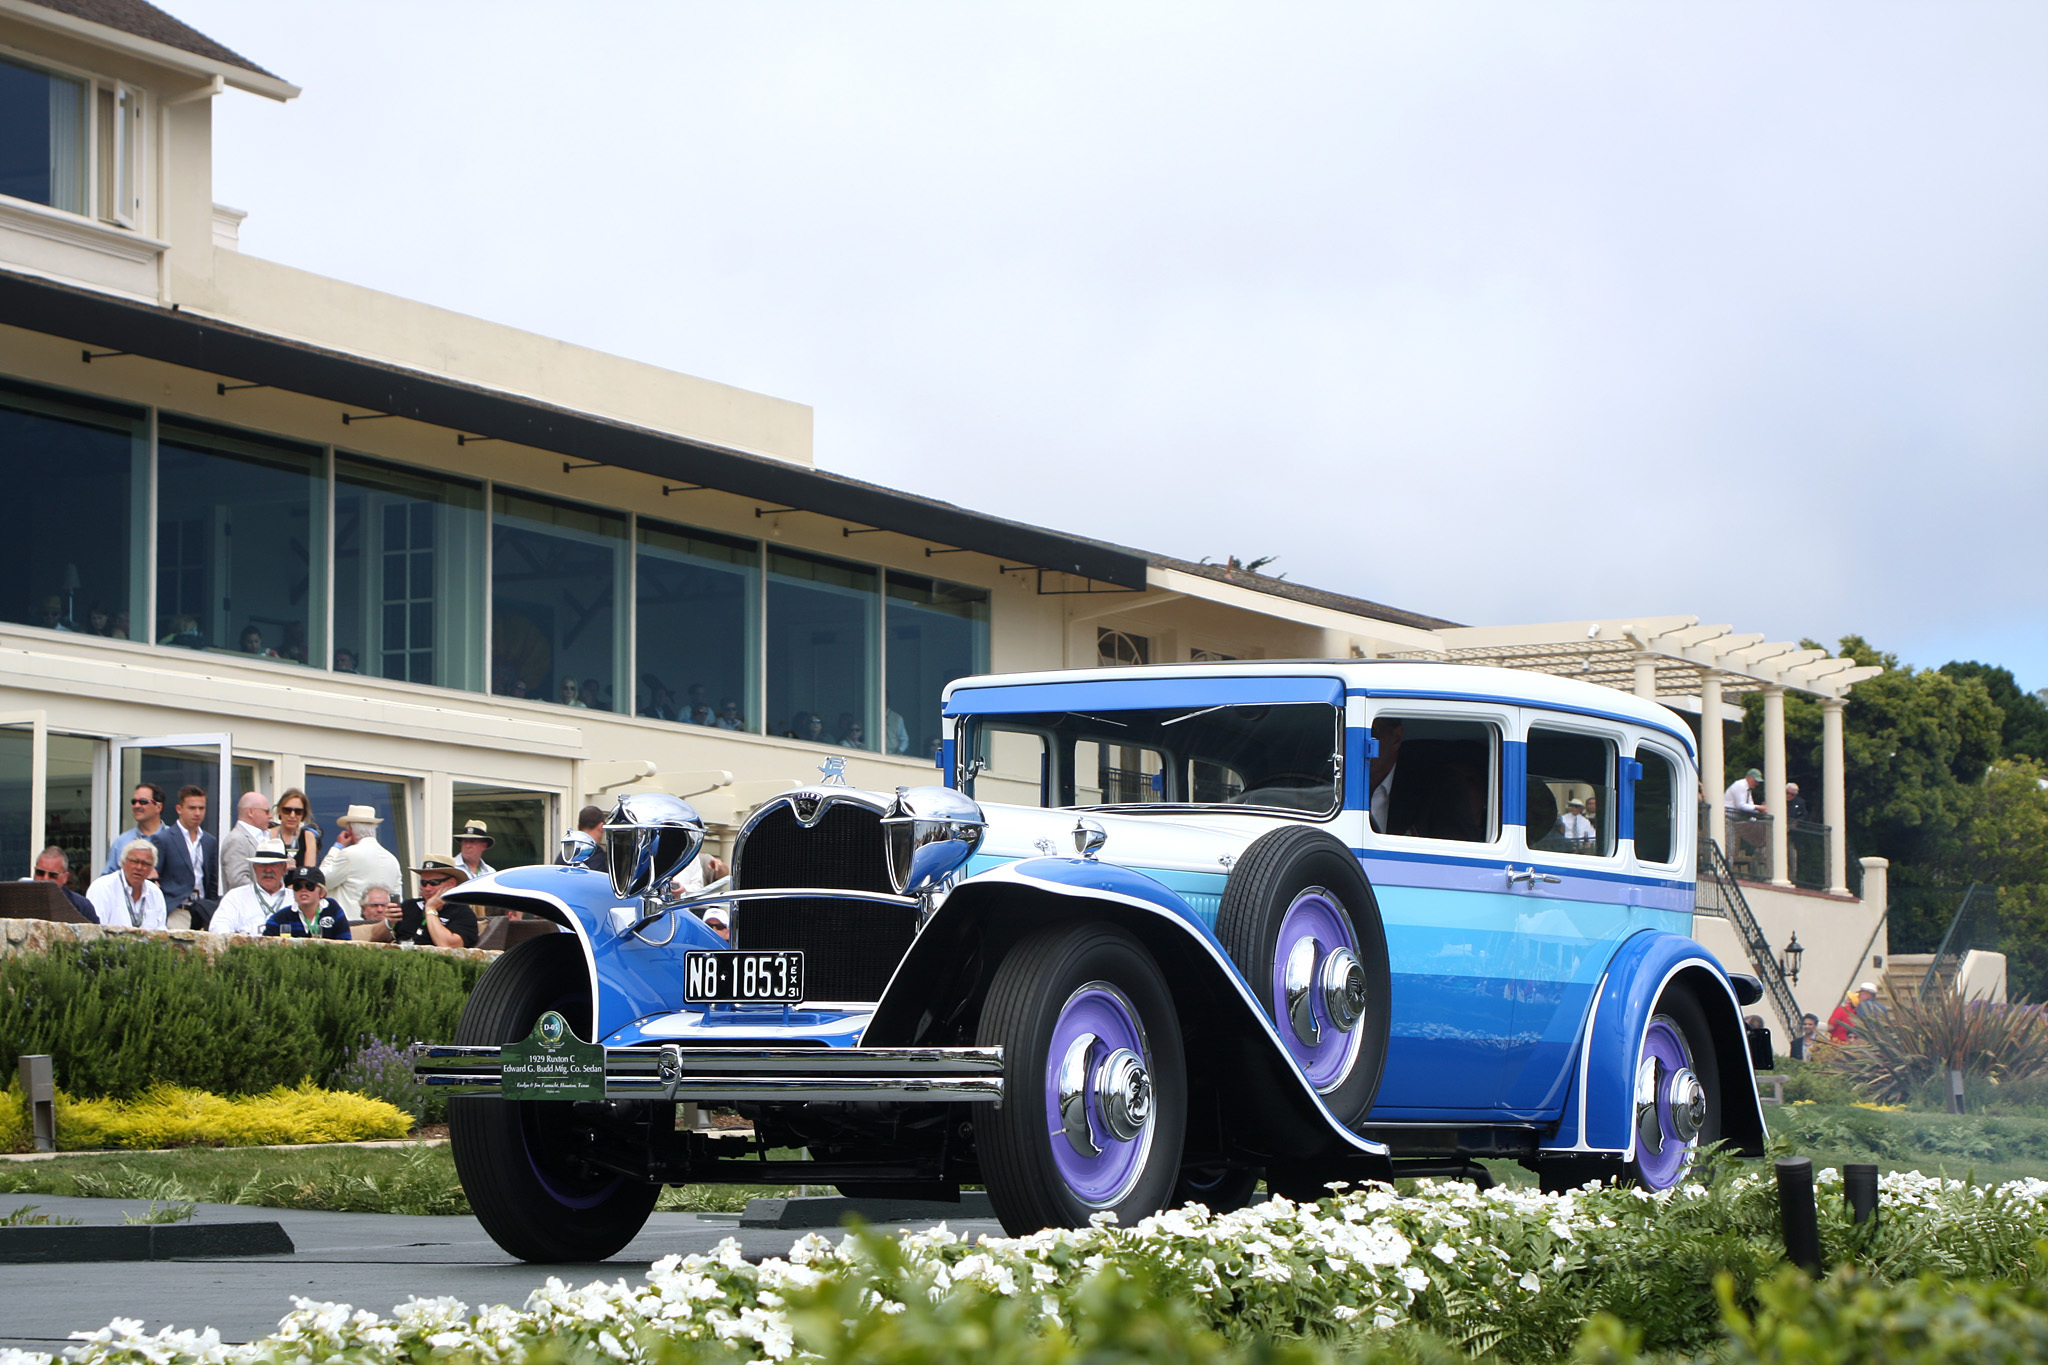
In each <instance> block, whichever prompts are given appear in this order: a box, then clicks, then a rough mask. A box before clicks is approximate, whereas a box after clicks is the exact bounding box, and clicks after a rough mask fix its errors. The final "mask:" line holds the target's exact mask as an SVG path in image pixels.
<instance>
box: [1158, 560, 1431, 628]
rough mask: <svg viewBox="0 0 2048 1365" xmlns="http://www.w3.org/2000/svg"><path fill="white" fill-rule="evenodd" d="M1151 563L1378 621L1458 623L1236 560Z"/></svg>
mask: <svg viewBox="0 0 2048 1365" xmlns="http://www.w3.org/2000/svg"><path fill="white" fill-rule="evenodd" d="M1146 558H1147V559H1148V560H1150V562H1151V563H1153V564H1155V565H1157V566H1158V567H1160V568H1162V569H1174V570H1178V571H1179V572H1181V573H1188V574H1195V575H1197V576H1198V577H1201V578H1210V579H1214V580H1215V581H1216V582H1218V583H1229V584H1231V585H1232V586H1234V587H1239V588H1248V589H1250V590H1251V591H1252V592H1262V593H1266V594H1267V595H1269V596H1272V597H1283V598H1286V599H1287V600H1288V601H1290V602H1301V603H1304V604H1306V605H1308V606H1311V607H1323V608H1326V609H1328V610H1330V611H1341V612H1343V613H1345V614H1346V615H1348V616H1363V617H1366V618H1368V619H1370V620H1374V621H1388V622H1391V623H1393V624H1394V625H1398V626H1411V627H1413V628H1415V629H1416V630H1442V629H1444V628H1445V627H1446V626H1455V625H1457V624H1458V623H1457V622H1456V621H1446V620H1444V619H1443V618H1442V617H1439V616H1425V615H1423V614H1422V613H1421V612H1419V611H1405V610H1403V609H1402V608H1400V607H1390V606H1387V605H1386V604H1384V603H1381V602H1370V601H1367V600H1366V599H1365V598H1363V597H1347V596H1346V595H1344V594H1343V593H1341V592H1327V591H1325V590H1324V589H1322V588H1311V587H1309V586H1307V585H1306V584H1302V583H1290V582H1288V581H1287V580H1286V579H1284V578H1275V577H1273V576H1272V575H1271V574H1262V573H1255V572H1253V571H1252V570H1250V569H1246V568H1242V567H1239V566H1237V565H1235V564H1207V563H1203V564H1191V563H1189V562H1188V561H1187V560H1185V559H1171V558H1168V557H1167V556H1165V555H1147V556H1146Z"/></svg>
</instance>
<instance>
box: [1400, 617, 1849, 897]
mask: <svg viewBox="0 0 2048 1365" xmlns="http://www.w3.org/2000/svg"><path fill="white" fill-rule="evenodd" d="M1431 633H1432V634H1433V635H1435V637H1436V639H1437V641H1438V642H1439V646H1440V651H1441V652H1438V651H1425V650H1415V649H1409V650H1402V651H1400V652H1399V653H1400V656H1402V657H1410V658H1437V659H1450V660H1455V661H1459V662H1466V663H1476V664H1493V665H1496V666H1498V667H1502V668H1520V669H1527V670H1530V671H1532V672H1537V673H1555V674H1557V675H1559V676H1561V677H1568V678H1579V679H1582V680H1584V681H1586V682H1591V683H1598V684H1600V685H1601V686H1603V687H1612V688H1614V689H1615V690H1617V691H1621V692H1633V693H1634V694H1635V695H1636V696H1638V697H1644V698H1647V699H1649V700H1651V701H1663V702H1673V701H1679V700H1680V699H1688V698H1697V699H1698V705H1699V708H1700V799H1701V800H1703V801H1705V802H1707V803H1708V805H1709V807H1710V808H1711V809H1712V810H1715V811H1717V812H1718V811H1719V810H1720V808H1721V797H1722V792H1723V791H1724V789H1725V787H1726V785H1727V777H1728V774H1727V771H1726V761H1725V756H1724V753H1723V746H1722V742H1721V722H1722V720H1723V719H1724V717H1725V715H1726V713H1725V712H1724V711H1723V710H1722V707H1723V704H1724V703H1725V702H1726V701H1727V700H1728V699H1729V698H1739V697H1741V696H1742V695H1744V694H1745V693H1749V692H1761V693H1763V697H1764V792H1765V794H1766V796H1767V797H1768V802H1769V805H1770V807H1771V809H1772V810H1773V812H1777V811H1779V810H1781V809H1782V806H1783V804H1784V796H1785V780H1786V779H1785V694H1786V693H1787V692H1803V693H1806V694H1807V695H1809V696H1812V697H1815V698H1817V699H1819V701H1820V705H1821V787H1822V810H1823V812H1824V814H1825V818H1826V819H1827V822H1828V823H1829V825H1830V826H1832V829H1833V833H1832V837H1830V838H1829V840H1828V889H1829V891H1830V892H1832V893H1833V894H1835V895H1840V896H1846V895H1848V894H1849V850H1848V844H1847V842H1846V840H1845V839H1844V837H1843V831H1844V823H1845V822H1844V819H1843V816H1844V813H1845V810H1846V784H1845V782H1844V778H1843V756H1842V707H1843V704H1844V700H1845V699H1846V698H1847V696H1848V695H1849V689H1850V688H1851V687H1854V686H1855V685H1856V684H1857V683H1859V682H1862V681H1863V680H1864V679H1865V678H1871V677H1875V676H1876V675H1877V674H1879V673H1881V672H1883V671H1884V670H1883V669H1880V668H1874V667H1870V666H1866V665H1861V664H1858V663H1857V662H1856V661H1855V660H1854V659H1844V658H1837V657H1834V656H1831V655H1829V654H1828V652H1827V651H1826V650H1824V649H1802V648H1801V647H1800V646H1799V645H1797V644H1794V643H1792V642H1790V641H1786V640H1766V639H1764V637H1763V636H1761V635H1742V634H1737V633H1736V631H1735V629H1734V627H1732V626H1703V625H1701V624H1700V622H1699V618H1698V617H1697V616H1655V617H1636V618H1634V619H1632V620H1621V619H1616V620H1605V621H1555V622H1551V623H1549V624H1546V625H1528V626H1453V627H1448V628H1445V629H1440V630H1436V631H1433V632H1431ZM1688 709H1690V708H1688ZM1787 832H1788V831H1787V826H1786V822H1785V821H1784V820H1782V819H1775V820H1772V821H1771V873H1772V877H1773V879H1774V883H1775V884H1776V885H1781V886H1790V885H1791V884H1792V883H1791V880H1790V879H1789V878H1788V877H1787V876H1786V872H1787V871H1788V867H1789V865H1788V862H1787V859H1786V835H1787ZM1724 842H1725V840H1724Z"/></svg>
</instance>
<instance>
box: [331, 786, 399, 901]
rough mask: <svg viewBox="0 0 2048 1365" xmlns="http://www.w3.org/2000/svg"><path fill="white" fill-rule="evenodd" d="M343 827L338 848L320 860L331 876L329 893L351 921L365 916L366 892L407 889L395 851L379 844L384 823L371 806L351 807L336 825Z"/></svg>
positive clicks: (335, 845)
mask: <svg viewBox="0 0 2048 1365" xmlns="http://www.w3.org/2000/svg"><path fill="white" fill-rule="evenodd" d="M334 823H335V824H337V825H339V826H340V827H341V833H340V834H338V835H336V836H335V839H334V847H333V848H331V849H329V850H328V851H327V856H326V857H325V858H322V859H321V860H320V870H321V871H322V872H324V873H326V874H327V890H328V893H329V894H330V895H332V896H333V897H334V899H335V900H338V901H340V902H341V908H342V910H343V911H344V912H346V913H347V915H348V917H349V918H350V919H356V918H358V917H360V916H361V914H362V908H363V892H365V891H367V890H369V889H370V888H371V887H373V886H403V885H404V884H405V881H404V878H405V872H404V870H403V869H402V868H400V867H399V865H398V859H397V858H396V857H394V856H392V853H391V850H389V849H387V848H385V847H384V845H382V844H380V843H378V842H377V826H379V825H381V824H383V823H384V821H383V819H382V818H381V817H379V816H378V814H377V812H376V811H374V810H372V809H371V808H370V807H368V806H350V807H349V808H348V814H346V815H344V816H342V817H341V819H339V820H337V821H335V822H334Z"/></svg>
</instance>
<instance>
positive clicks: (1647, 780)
mask: <svg viewBox="0 0 2048 1365" xmlns="http://www.w3.org/2000/svg"><path fill="white" fill-rule="evenodd" d="M1636 762H1638V763H1640V764H1642V765H1643V775H1642V776H1641V777H1639V778H1637V779H1636V783H1635V793H1634V799H1635V821H1636V858H1637V860H1638V861H1639V862H1645V863H1668V862H1670V861H1671V856H1672V851H1673V849H1674V848H1676V846H1677V844H1676V835H1677V829H1678V826H1677V824H1676V820H1677V816H1678V812H1677V807H1676V803H1675V802H1674V801H1673V799H1672V796H1673V793H1675V792H1676V791H1677V790H1678V772H1677V769H1676V767H1675V766H1674V765H1673V764H1672V762H1671V759H1670V758H1669V757H1668V756H1666V755H1664V754H1661V753H1659V752H1657V751H1656V750H1655V749H1642V750H1639V751H1638V752H1637V754H1636Z"/></svg>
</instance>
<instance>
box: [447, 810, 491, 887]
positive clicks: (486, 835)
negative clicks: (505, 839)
mask: <svg viewBox="0 0 2048 1365" xmlns="http://www.w3.org/2000/svg"><path fill="white" fill-rule="evenodd" d="M496 842H497V841H496V840H495V839H493V838H491V827H490V826H489V825H486V824H485V823H484V822H483V821H481V820H471V821H470V822H469V823H468V824H466V825H464V826H463V827H462V833H460V834H458V835H456V836H455V861H457V862H459V863H461V864H462V875H463V876H464V877H488V876H490V875H491V874H492V873H493V872H496V871H497V870H498V869H497V868H495V867H492V866H491V865H490V864H489V863H487V862H485V861H484V850H486V849H488V848H489V847H490V846H491V845H492V844H493V843H496Z"/></svg>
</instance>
